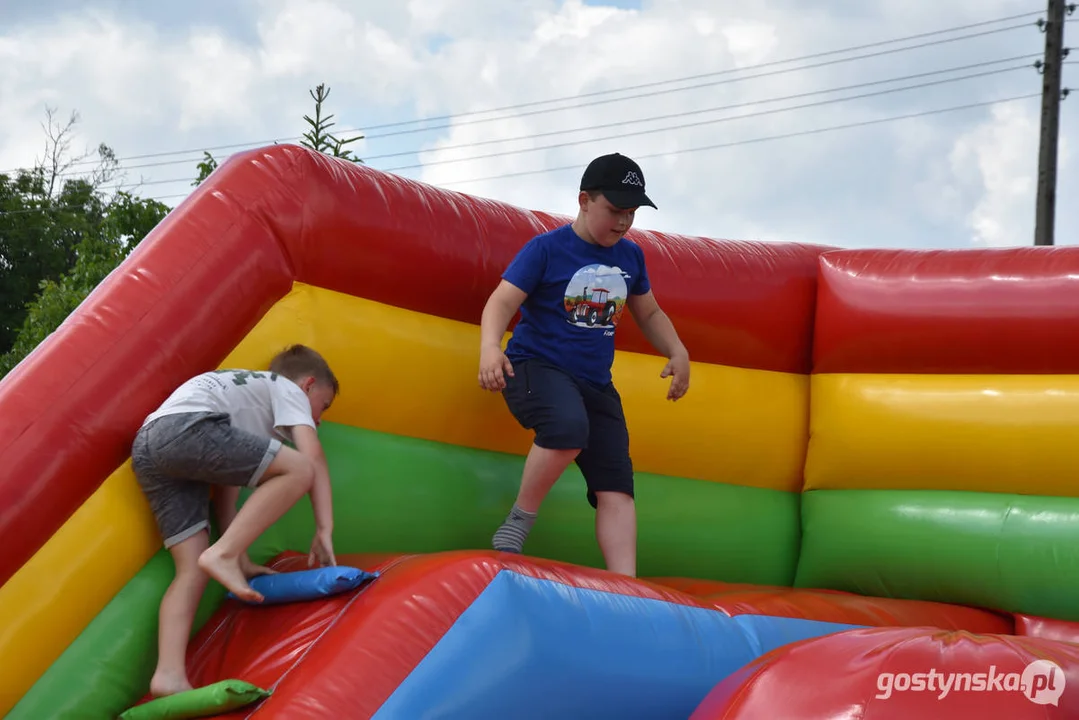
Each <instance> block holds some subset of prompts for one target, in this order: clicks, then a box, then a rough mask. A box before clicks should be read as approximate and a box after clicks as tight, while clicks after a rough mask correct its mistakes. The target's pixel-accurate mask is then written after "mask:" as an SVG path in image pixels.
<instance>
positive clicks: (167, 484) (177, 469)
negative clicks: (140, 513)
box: [131, 412, 281, 548]
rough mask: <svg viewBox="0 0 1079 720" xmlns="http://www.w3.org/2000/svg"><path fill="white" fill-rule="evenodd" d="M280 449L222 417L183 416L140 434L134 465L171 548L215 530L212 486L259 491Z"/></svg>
mask: <svg viewBox="0 0 1079 720" xmlns="http://www.w3.org/2000/svg"><path fill="white" fill-rule="evenodd" d="M280 449H281V441H280V440H278V439H276V438H270V437H261V436H259V435H255V434H252V433H249V432H246V431H244V430H240V429H239V428H235V427H233V426H232V424H231V423H230V421H229V416H228V415H225V414H223V413H208V412H201V413H179V414H176V415H165V416H164V417H160V418H157V419H156V420H154V421H152V422H151V423H149V424H148V425H146V426H144V427H143V428H142V429H140V430H139V432H138V434H136V435H135V442H134V444H133V445H132V447H131V465H132V469H133V470H134V471H135V477H136V478H137V480H138V482H139V486H140V487H141V488H142V491H143V493H145V495H146V498H147V500H149V502H150V509H151V510H152V511H153V513H154V519H155V520H156V521H157V527H158V530H159V531H160V532H161V536H162V537H163V538H164V539H165V547H166V548H169V547H172V546H173V545H175V544H176V543H178V542H181V541H183V540H186V539H187V538H189V537H191V536H192V535H194V534H196V533H198V532H199V531H201V530H203V529H204V528H209V526H210V488H211V486H212V485H235V486H241V487H254V486H256V485H257V484H258V481H259V479H260V478H261V477H262V475H263V473H265V472H266V468H268V467H269V466H270V463H271V462H273V459H274V458H275V457H276V456H277V453H278V451H279V450H280Z"/></svg>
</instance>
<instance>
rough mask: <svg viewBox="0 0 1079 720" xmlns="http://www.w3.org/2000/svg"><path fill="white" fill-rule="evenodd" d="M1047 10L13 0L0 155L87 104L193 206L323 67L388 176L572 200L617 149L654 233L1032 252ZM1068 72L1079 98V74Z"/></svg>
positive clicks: (1067, 160)
mask: <svg viewBox="0 0 1079 720" xmlns="http://www.w3.org/2000/svg"><path fill="white" fill-rule="evenodd" d="M1045 6H1046V3H1045V1H1044V0H949V2H939V1H937V2H931V1H930V0H907V1H906V2H895V1H894V0H891V1H888V2H886V1H884V0H802V1H801V2H794V1H793V0H769V1H767V2H765V1H764V0H755V1H754V2H746V3H739V2H733V1H732V0H622V1H618V2H615V1H612V0H608V1H607V2H603V1H602V0H588V1H587V2H585V1H583V0H514V2H507V1H506V0H398V1H396V2H382V1H381V0H379V1H378V2H376V1H375V0H351V1H349V0H230V2H225V3H220V2H217V0H187V1H186V2H184V3H177V2H170V3H164V2H154V3H147V2H142V1H141V0H37V2H35V3H28V2H24V1H23V0H0V108H2V112H0V172H10V171H13V170H15V169H16V168H20V167H26V166H29V165H32V164H33V163H34V162H35V161H36V160H38V159H40V158H41V157H42V150H43V147H44V142H45V134H44V131H43V129H42V123H43V122H44V121H45V109H46V107H52V108H55V110H56V114H57V116H58V117H59V118H60V119H61V120H64V119H66V118H67V117H68V116H69V115H70V114H71V113H72V112H73V111H74V112H77V113H78V115H79V123H78V125H77V126H76V134H75V136H74V146H73V149H75V150H83V149H93V148H95V147H96V146H97V145H98V144H99V143H105V144H107V145H108V146H110V147H111V148H112V149H113V150H114V151H115V152H116V155H117V156H118V158H119V159H120V161H121V167H122V173H123V177H122V178H121V179H120V180H117V181H113V182H112V183H110V184H109V185H108V186H107V187H108V188H111V189H115V188H123V189H128V190H132V191H134V192H137V193H139V194H140V195H142V196H144V197H155V198H159V199H161V200H162V201H163V202H165V203H166V204H168V205H170V206H175V205H176V204H177V203H178V202H180V201H181V200H182V199H183V198H184V197H185V196H186V195H187V194H189V193H190V192H191V191H192V190H193V188H192V187H191V182H192V180H194V178H195V177H196V175H197V169H196V167H195V166H196V163H198V162H199V160H200V159H201V158H202V154H203V151H205V150H209V151H210V152H212V153H213V155H214V156H215V157H216V158H218V159H219V160H223V159H224V158H226V157H227V156H228V155H229V153H232V152H237V151H242V150H247V149H251V148H255V147H258V146H260V145H265V144H270V143H273V142H275V141H280V142H297V141H298V140H299V138H300V135H301V134H302V133H303V132H305V131H306V130H307V126H306V123H305V122H304V121H303V116H304V115H305V114H312V113H313V111H314V103H313V101H312V99H311V96H310V95H309V92H310V91H311V90H312V89H313V88H314V87H315V86H316V85H318V84H320V83H325V84H326V85H327V86H329V88H330V91H331V92H330V97H329V99H328V101H327V103H326V107H325V111H327V112H330V113H333V114H334V116H335V117H334V122H336V126H335V127H334V128H333V130H334V131H337V132H339V133H340V134H341V135H343V136H345V137H351V136H353V135H359V134H363V135H364V139H363V140H361V141H358V142H355V143H352V144H350V145H349V146H348V147H349V148H351V149H352V150H353V151H354V152H356V153H357V154H358V155H360V156H361V157H362V158H364V160H365V161H366V162H367V164H368V165H369V166H370V167H372V168H376V169H379V170H382V171H386V172H393V173H396V174H399V175H403V176H406V177H410V178H414V179H417V180H420V181H423V182H426V183H430V184H432V185H436V186H440V187H444V188H447V189H449V190H454V191H458V192H464V193H468V194H471V195H477V196H481V197H487V198H493V199H496V200H501V201H505V202H509V203H512V204H514V205H517V206H519V207H523V208H527V209H533V210H544V211H548V212H556V213H562V214H567V215H569V214H573V213H575V211H576V210H575V208H576V194H577V193H576V190H577V183H578V182H579V180H580V174H581V172H582V170H583V169H584V166H585V165H586V164H587V163H588V161H589V160H591V159H592V158H593V157H595V156H597V155H600V154H603V153H607V152H614V151H617V152H622V153H624V154H627V155H629V156H631V157H634V158H635V159H637V160H638V162H640V164H641V166H642V169H643V171H644V175H645V180H646V183H647V189H648V193H649V195H650V196H651V197H652V199H653V200H654V201H655V202H656V204H657V205H658V206H659V208H658V210H653V209H652V208H642V209H641V210H640V211H639V212H638V213H637V220H636V225H637V226H638V227H641V228H647V229H651V230H657V231H665V232H671V233H679V234H687V235H700V236H706V237H713V238H728V239H743V240H764V241H794V242H810V243H821V244H826V245H833V246H841V247H897V248H905V247H909V248H925V247H929V248H953V247H985V246H1015V245H1030V244H1032V243H1033V236H1034V214H1035V191H1036V189H1037V175H1038V142H1039V124H1040V119H1039V118H1040V94H1041V83H1042V77H1041V75H1039V73H1038V71H1037V70H1036V69H1035V66H1034V63H1035V61H1036V60H1038V59H1040V58H1041V57H1042V54H1043V51H1044V34H1043V33H1042V32H1040V30H1039V28H1038V26H1037V25H1036V22H1037V20H1038V19H1039V18H1044V12H1045ZM1076 20H1079V17H1076V18H1075V19H1073V21H1072V22H1070V23H1068V25H1067V29H1066V38H1065V45H1068V40H1069V37H1079V22H1076ZM966 26H973V27H966ZM912 36H918V37H912ZM904 38H907V39H904ZM1071 42H1072V44H1075V41H1074V40H1072V41H1071ZM852 47H856V48H859V49H856V50H851V49H850V48H852ZM1073 60H1079V58H1073ZM1064 70H1065V72H1064V84H1065V86H1069V85H1070V86H1071V87H1072V88H1073V89H1075V90H1079V64H1070V65H1067V66H1065V68H1064ZM971 76H973V77H971ZM1016 98H1019V99H1016ZM1077 103H1079V95H1075V94H1073V95H1072V96H1071V97H1070V98H1069V99H1068V100H1066V101H1065V102H1064V103H1063V104H1062V108H1061V118H1060V127H1061V136H1060V149H1059V155H1058V180H1057V183H1058V186H1057V198H1058V199H1057V219H1056V242H1057V244H1060V245H1064V244H1075V243H1077V242H1079V203H1075V202H1068V201H1067V198H1068V197H1079V157H1077V156H1079V151H1077V145H1079V106H1077ZM904 116H905V117H904ZM89 169H90V166H88V165H82V166H77V167H76V168H73V170H72V172H77V171H86V170H89Z"/></svg>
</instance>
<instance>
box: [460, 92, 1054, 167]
mask: <svg viewBox="0 0 1079 720" xmlns="http://www.w3.org/2000/svg"><path fill="white" fill-rule="evenodd" d="M1036 97H1040V93H1030V94H1028V95H1016V96H1013V97H1009V98H1002V99H1000V100H987V101H984V102H977V103H968V104H966V105H954V106H952V107H946V108H938V109H936V110H923V111H921V112H916V113H907V114H905V115H893V116H889V117H884V118H876V119H873V120H862V121H859V122H855V123H847V124H844V125H832V126H828V127H823V128H814V129H813V130H799V131H796V132H791V133H784V134H782V135H768V136H765V137H759V138H752V139H750V140H736V141H734V142H729V143H718V144H715V145H703V146H700V147H693V148H683V149H681V150H665V151H663V152H658V153H651V154H648V155H635V156H634V158H635V159H640V160H648V159H652V158H660V157H670V156H672V155H682V154H685V153H697V152H708V151H711V150H719V149H721V148H731V147H738V146H741V145H751V144H754V143H761V142H771V141H774V140H786V139H789V138H795V137H804V136H807V135H818V134H820V133H825V132H834V131H836V130H851V129H854V128H860V127H866V126H868V125H880V124H883V123H889V122H896V121H899V120H909V119H911V118H918V117H925V116H927V115H940V114H943V113H948V112H957V111H960V110H970V109H973V108H979V107H987V106H990V105H999V104H1003V103H1009V102H1016V101H1018V100H1027V99H1030V98H1036ZM580 169H581V168H580V166H579V165H564V166H562V167H557V168H542V169H540V170H525V171H521V172H514V173H506V174H502V175H492V176H489V177H482V178H471V179H469V180H454V181H451V182H445V183H440V184H439V187H452V186H454V185H465V184H468V183H474V182H487V181H489V180H504V179H507V178H513V177H523V176H526V175H537V174H541V173H551V172H563V171H569V170H576V171H578V172H580Z"/></svg>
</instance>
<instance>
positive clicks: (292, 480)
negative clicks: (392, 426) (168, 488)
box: [147, 413, 315, 602]
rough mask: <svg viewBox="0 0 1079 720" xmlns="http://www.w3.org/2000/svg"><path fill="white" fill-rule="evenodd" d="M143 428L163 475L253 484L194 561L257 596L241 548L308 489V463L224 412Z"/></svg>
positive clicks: (239, 591) (232, 587)
mask: <svg viewBox="0 0 1079 720" xmlns="http://www.w3.org/2000/svg"><path fill="white" fill-rule="evenodd" d="M148 430H149V431H148V433H147V435H149V438H150V439H149V442H150V443H151V446H152V447H156V448H159V449H158V450H157V451H156V452H155V453H154V459H155V462H156V466H157V468H158V470H159V471H160V472H162V473H165V474H166V475H167V476H168V477H172V478H183V479H187V480H192V481H199V482H201V483H213V484H217V485H236V486H247V487H254V488H256V489H255V491H254V492H253V493H251V497H249V498H248V499H247V502H245V503H244V505H243V507H242V508H240V510H239V512H237V513H236V517H235V518H233V520H232V522H231V523H230V524H229V527H228V529H227V530H225V531H224V533H223V534H222V535H221V537H220V538H219V539H218V541H217V542H216V543H214V544H213V545H211V546H210V547H209V548H207V549H206V550H204V551H203V552H202V553H201V555H200V556H199V559H198V566H199V567H200V568H201V569H202V570H203V571H204V572H206V573H207V574H209V575H210V577H212V578H214V579H215V580H217V581H218V582H219V583H221V584H222V585H224V586H225V587H226V588H227V589H228V590H229V591H231V592H232V593H233V594H234V595H236V597H238V598H241V599H244V600H249V601H251V602H261V601H262V597H261V596H260V595H259V594H258V593H257V592H255V591H254V590H252V589H251V586H250V585H248V583H247V578H246V577H245V576H244V573H243V569H242V567H241V559H240V558H241V554H242V553H245V552H246V551H247V548H248V547H249V546H250V545H251V543H252V542H254V541H255V539H256V538H258V536H259V535H260V534H261V533H262V532H264V531H265V530H266V528H268V527H269V526H270V525H272V524H273V523H275V522H277V520H278V519H279V518H280V517H281V516H282V515H283V514H284V513H285V511H287V510H288V509H289V508H290V507H291V506H292V505H294V504H295V503H296V501H297V500H299V499H300V498H301V497H302V496H303V495H304V494H306V493H307V492H309V491H310V489H311V484H312V483H313V482H314V476H315V472H314V466H313V465H312V463H311V462H310V461H309V460H308V459H307V458H306V457H304V456H303V455H302V454H300V453H299V452H297V451H296V450H293V449H292V448H289V447H285V446H283V445H282V444H281V442H280V441H279V440H277V439H271V438H267V437H262V436H259V435H254V434H252V433H249V432H245V431H243V430H240V429H238V428H235V427H233V426H232V425H231V423H230V421H229V418H228V416H227V415H222V414H211V413H192V414H186V415H174V416H166V417H164V418H161V419H159V420H157V421H156V422H155V423H154V424H153V425H151V426H149V428H148ZM198 484H199V483H198V482H196V483H190V485H198ZM181 485H187V483H181ZM203 487H205V488H206V495H205V500H204V502H203V504H202V512H203V514H204V515H203V517H204V518H205V520H204V522H203V527H208V525H209V515H208V514H209V486H208V485H206V486H203Z"/></svg>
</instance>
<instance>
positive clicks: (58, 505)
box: [0, 145, 820, 584]
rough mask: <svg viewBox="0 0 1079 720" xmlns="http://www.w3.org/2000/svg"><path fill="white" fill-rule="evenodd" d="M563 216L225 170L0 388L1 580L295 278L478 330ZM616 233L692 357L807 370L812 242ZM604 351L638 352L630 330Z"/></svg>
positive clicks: (270, 152) (439, 195)
mask: <svg viewBox="0 0 1079 720" xmlns="http://www.w3.org/2000/svg"><path fill="white" fill-rule="evenodd" d="M567 193H569V194H570V195H572V194H573V193H574V191H573V188H572V187H569V188H567ZM563 220H565V219H564V218H555V217H553V216H550V215H546V214H542V213H533V212H529V211H525V210H520V209H517V208H513V207H511V206H508V205H504V204H499V203H495V202H491V201H487V200H479V199H475V198H470V197H468V196H465V195H460V194H455V193H451V192H448V191H442V190H435V189H434V188H431V187H428V186H424V185H421V184H419V183H415V182H412V181H408V180H405V179H402V178H399V177H395V176H392V175H386V174H382V173H379V172H378V171H375V170H372V169H370V168H366V167H364V166H359V165H354V164H351V163H347V162H341V161H337V160H334V159H332V158H329V157H327V156H324V155H321V154H320V153H316V152H313V151H309V150H306V149H303V148H299V147H296V146H289V145H279V146H273V147H270V148H265V149H260V150H253V151H250V152H246V153H238V154H236V155H234V156H232V158H230V159H229V161H228V162H226V163H225V164H223V165H222V166H221V167H219V168H218V169H217V170H216V171H215V172H214V174H213V175H212V176H211V177H210V178H209V179H208V180H207V181H206V182H204V183H203V184H202V185H200V186H199V188H198V189H197V190H196V191H195V192H193V193H192V195H191V196H190V197H189V198H188V199H187V200H185V201H184V202H183V203H182V204H181V205H180V206H179V207H177V208H176V209H175V210H173V211H172V212H171V213H170V214H169V216H168V217H166V219H165V220H164V221H163V222H162V223H161V224H160V225H159V226H158V227H157V228H155V229H154V231H153V232H152V233H151V234H150V235H149V236H148V237H147V238H146V239H145V240H144V241H143V243H142V245H141V246H140V247H139V248H138V249H137V250H136V251H135V252H134V253H133V254H132V255H131V257H129V258H128V259H127V260H126V261H125V262H124V263H123V264H122V265H121V266H120V268H119V269H118V270H117V271H116V272H115V273H114V274H113V275H112V276H110V277H109V278H108V279H107V280H106V281H105V282H104V283H103V284H102V285H101V286H100V287H98V288H97V289H96V290H95V291H94V293H92V294H91V296H90V297H89V298H88V299H87V300H86V302H84V303H83V305H82V306H81V307H80V308H79V309H78V310H77V311H76V312H75V313H74V314H73V315H72V317H71V318H69V319H68V321H67V322H66V323H65V324H64V325H63V326H61V327H60V328H59V329H58V330H57V331H56V332H55V333H53V334H52V335H51V336H50V337H49V338H48V339H46V340H45V342H44V343H42V344H41V345H40V346H39V347H38V348H37V349H36V350H35V351H34V352H33V353H32V354H31V355H30V356H29V357H27V358H26V360H25V361H24V362H23V363H22V364H21V365H20V366H19V367H17V368H16V369H15V370H14V371H13V372H11V373H10V374H9V375H8V376H7V377H6V378H4V380H3V381H2V382H0V466H2V467H3V468H4V473H3V474H2V475H0V545H2V546H3V547H4V552H3V553H2V554H0V584H2V583H3V582H6V581H7V579H8V578H10V577H11V575H12V574H13V573H14V572H15V571H16V570H17V569H18V568H19V567H21V566H22V565H23V564H24V563H25V562H26V561H27V560H28V559H29V558H30V557H31V555H32V554H33V553H34V552H36V551H37V550H38V549H39V548H40V547H41V546H42V545H43V544H44V543H45V542H46V541H47V540H48V538H49V537H50V536H51V535H52V534H53V533H55V532H56V531H57V530H58V529H59V527H60V526H61V525H62V524H63V523H64V521H65V520H67V518H68V517H70V515H71V514H72V513H73V512H74V511H75V510H76V509H77V508H78V507H79V505H80V504H81V503H82V502H83V501H84V500H85V499H86V498H88V497H89V496H90V495H91V494H92V493H93V492H94V490H95V489H97V487H98V486H99V485H100V484H101V482H103V481H104V479H105V478H106V477H107V476H108V474H109V473H110V472H112V471H113V470H115V469H116V468H117V467H118V466H119V465H120V464H121V463H122V462H123V461H124V460H125V459H126V458H127V457H128V455H129V452H130V443H131V439H132V437H133V436H134V433H135V431H136V429H137V428H138V426H139V424H140V423H141V422H142V419H143V418H144V417H145V416H146V415H147V414H148V413H149V412H150V411H152V410H153V408H154V407H155V406H156V405H157V404H158V403H159V402H160V401H161V400H163V399H164V398H165V397H166V396H167V395H168V393H169V392H170V391H171V390H172V389H173V388H175V387H176V386H177V385H178V384H179V383H181V382H182V381H183V380H184V379H186V378H187V377H190V376H191V375H194V374H196V373H198V372H202V371H205V370H208V369H212V368H213V367H215V366H216V365H217V363H219V362H220V361H221V360H222V359H223V358H224V357H225V356H226V355H227V354H228V352H229V350H230V349H231V348H233V347H234V346H235V345H236V343H238V342H239V341H240V339H241V338H242V337H243V336H244V335H245V334H246V333H247V332H248V331H249V330H250V328H251V327H252V326H254V325H255V324H256V323H257V321H258V320H259V318H260V317H261V315H262V314H263V313H264V312H265V311H266V310H267V309H268V308H269V307H270V306H272V304H273V303H274V302H276V301H277V300H278V299H279V298H280V297H281V296H282V295H284V294H285V293H286V292H287V291H288V289H289V287H290V283H291V282H292V281H293V280H299V281H303V282H306V283H310V284H314V285H319V286H322V287H326V288H329V289H332V290H337V291H340V292H346V293H351V294H354V295H358V296H362V297H366V298H370V299H373V300H377V301H380V302H384V303H390V304H393V305H397V306H400V307H404V308H408V309H412V310H416V311H420V312H425V313H432V314H437V315H442V316H446V317H451V318H454V319H458V320H464V321H467V322H472V323H477V322H478V321H479V318H480V313H481V310H482V306H483V303H484V301H485V300H486V297H487V295H488V294H489V293H490V291H491V290H492V289H493V288H494V287H495V285H496V283H497V281H498V277H499V275H500V273H501V271H502V269H503V268H504V266H505V265H506V264H507V263H508V262H509V260H510V258H511V257H512V255H513V254H514V252H516V250H517V249H518V248H519V247H520V246H521V245H523V244H524V243H525V242H526V241H527V240H528V238H529V237H531V236H532V235H533V234H534V233H536V232H539V231H542V230H544V229H546V228H549V227H554V226H555V225H557V224H559V223H561V222H562V221H563ZM632 237H633V238H634V239H636V240H638V241H639V242H640V243H641V245H642V247H643V248H644V252H645V254H646V256H647V258H648V263H649V271H650V275H651V278H652V283H653V286H654V287H655V290H656V293H657V296H658V297H659V300H660V303H661V304H662V307H663V308H664V309H665V310H666V311H667V313H668V314H669V315H670V316H671V317H672V319H673V321H674V323H675V325H676V327H677V328H678V330H679V332H680V333H681V335H682V337H683V339H684V340H685V342H686V344H687V346H688V347H689V349H690V353H691V356H692V357H693V359H694V360H698V361H703V362H713V363H725V364H730V365H738V366H744V367H751V368H761V369H766V370H782V371H791V372H808V369H809V360H810V337H811V332H810V326H811V321H812V315H813V303H814V297H815V287H816V272H817V260H816V258H817V254H818V253H819V252H820V248H815V247H801V246H795V245H783V244H772V243H758V244H752V243H734V242H721V241H715V240H706V239H695V238H687V237H680V236H671V235H665V236H661V235H657V234H653V233H645V232H635V233H634V234H633V235H632ZM618 344H619V347H621V348H622V349H627V350H637V351H641V352H652V350H651V349H650V346H648V345H647V343H646V342H645V341H644V339H643V336H642V335H641V333H640V331H639V330H638V329H637V328H636V327H633V326H632V323H629V324H627V325H626V327H625V330H624V331H623V332H620V333H619V340H618Z"/></svg>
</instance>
